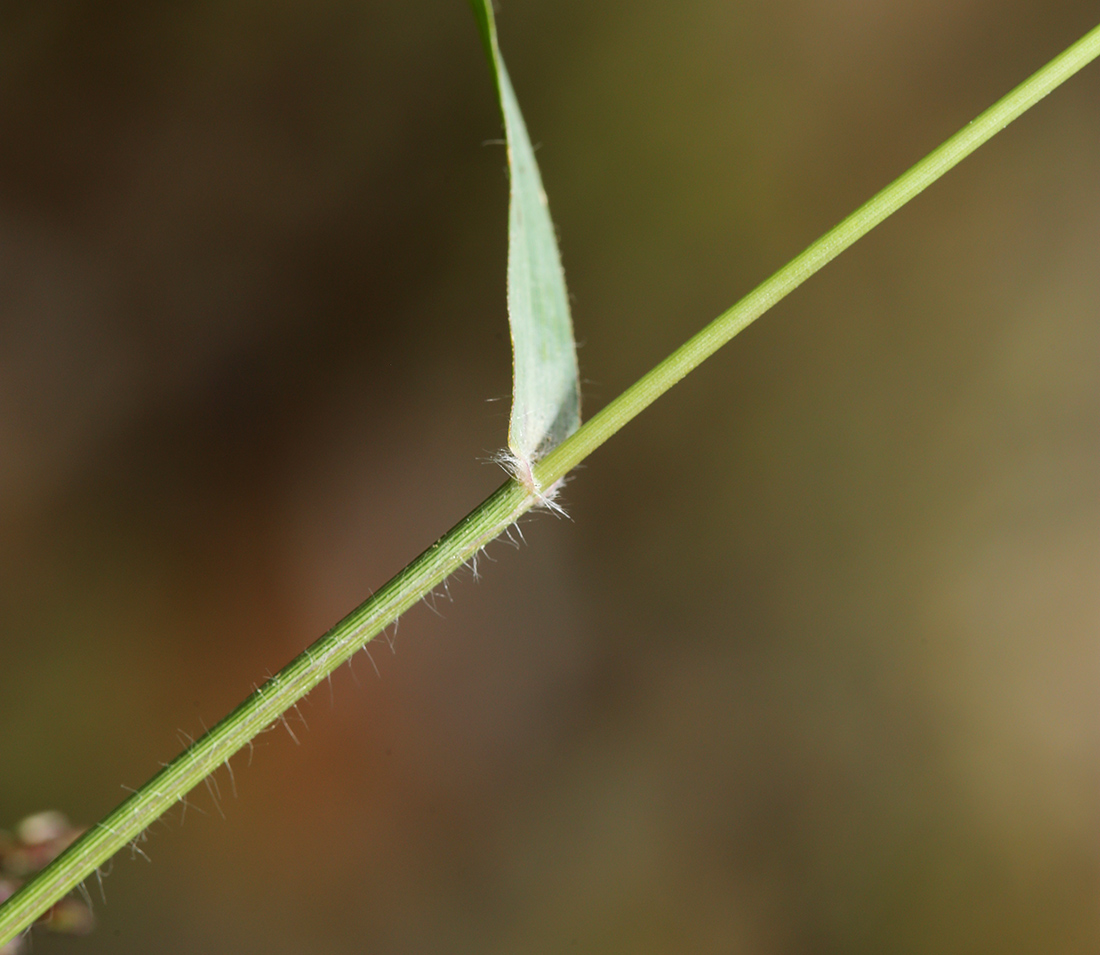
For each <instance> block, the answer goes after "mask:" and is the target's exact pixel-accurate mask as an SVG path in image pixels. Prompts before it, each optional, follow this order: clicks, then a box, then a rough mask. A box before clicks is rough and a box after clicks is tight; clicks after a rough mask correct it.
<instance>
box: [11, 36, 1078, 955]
mask: <svg viewBox="0 0 1100 955" xmlns="http://www.w3.org/2000/svg"><path fill="white" fill-rule="evenodd" d="M1097 55H1100V27H1097V28H1096V29H1094V30H1092V31H1091V32H1090V33H1088V34H1086V35H1085V36H1084V37H1083V38H1082V39H1081V40H1079V41H1078V42H1077V43H1075V44H1074V45H1073V46H1071V47H1070V48H1069V49H1068V50H1066V51H1065V52H1064V53H1062V54H1060V55H1059V56H1058V57H1056V58H1055V59H1054V60H1052V61H1051V62H1050V63H1048V64H1047V65H1046V66H1044V67H1043V68H1042V69H1041V70H1039V71H1038V72H1037V73H1035V74H1034V75H1033V76H1032V77H1031V78H1030V79H1028V80H1026V81H1025V82H1024V83H1022V84H1021V85H1020V86H1018V87H1017V88H1016V89H1014V90H1013V91H1012V92H1011V93H1009V94H1008V95H1007V96H1005V97H1004V98H1003V99H1002V100H1000V101H999V102H997V103H996V104H995V105H994V106H992V107H991V108H990V109H988V110H986V111H985V112H984V113H982V115H981V116H979V117H978V118H977V119H976V120H974V121H973V122H972V123H970V124H968V125H967V126H966V127H965V128H964V129H962V130H960V131H959V132H958V133H956V134H955V135H954V136H952V137H951V138H950V139H949V140H947V142H945V143H944V144H943V145H942V146H940V147H939V148H938V149H936V150H935V151H934V152H932V153H930V154H929V155H928V156H927V157H925V158H924V159H922V160H921V161H920V162H919V163H917V164H916V165H915V166H913V167H912V168H911V169H910V170H909V171H908V172H906V173H905V174H904V175H902V176H900V177H899V178H898V179H896V180H895V181H894V182H892V183H891V184H890V185H889V186H887V187H886V188H885V189H883V190H882V192H880V193H878V195H876V196H875V197H874V198H872V199H871V200H870V201H869V202H867V203H865V204H864V205H863V206H861V207H860V208H859V209H857V210H856V211H855V212H854V213H852V215H850V216H848V218H847V219H845V220H844V221H843V222H841V223H840V225H838V226H837V227H836V228H834V229H833V230H832V231H830V232H828V233H826V234H825V235H824V236H822V237H821V238H820V239H818V240H817V241H816V242H815V243H814V244H813V245H811V246H810V247H809V248H808V249H806V251H805V252H803V253H802V254H801V255H799V256H798V257H797V258H795V259H794V260H792V261H791V262H790V263H789V264H788V265H786V266H784V267H783V268H782V269H780V270H779V271H778V272H776V273H775V274H774V275H773V276H772V277H771V278H769V279H768V280H767V281H765V282H764V283H763V284H762V285H760V286H758V287H757V288H756V289H754V290H753V291H752V292H750V293H749V294H748V295H746V296H745V297H744V298H743V299H742V300H741V301H740V302H738V303H737V304H736V305H734V306H733V307H732V308H731V309H729V310H728V311H726V312H724V313H723V314H722V315H720V316H719V317H718V318H716V319H715V320H714V321H713V322H711V323H710V324H709V325H708V326H707V327H706V328H704V329H703V330H702V331H701V332H699V334H697V335H696V336H695V337H693V338H692V339H691V340H690V341H688V342H687V343H686V344H685V345H683V346H682V347H681V348H680V349H678V350H677V351H676V352H674V353H673V354H672V355H670V356H669V357H668V358H666V359H665V360H664V361H663V362H661V364H659V365H658V366H657V367H656V368H654V369H653V370H652V371H650V372H649V373H648V374H647V375H645V376H644V377H643V378H641V379H640V380H639V381H637V382H636V383H635V384H634V385H632V386H631V387H630V388H628V389H627V390H626V391H625V392H623V394H622V395H620V396H619V397H618V398H616V399H615V400H614V401H612V402H611V403H610V404H608V405H607V406H606V407H605V408H604V409H603V410H602V411H600V412H599V414H597V415H596V416H595V417H594V418H592V420H591V421H589V422H588V423H587V424H585V425H584V426H583V427H581V428H580V429H579V430H578V431H577V432H576V433H575V434H574V435H572V436H571V437H570V438H568V439H567V440H566V441H563V442H562V444H561V445H559V446H558V447H557V448H555V449H554V450H553V451H552V452H550V453H549V454H548V455H546V457H545V458H543V459H542V460H541V461H540V462H538V464H537V465H536V467H535V478H536V480H537V481H538V483H539V485H540V486H542V487H548V486H550V485H552V484H553V483H554V482H556V481H557V480H559V479H560V478H562V477H564V476H565V475H566V474H567V473H568V472H569V471H570V470H572V469H573V468H574V467H575V466H576V465H577V464H579V463H580V462H581V461H582V460H584V459H585V458H586V457H587V456H588V455H589V454H591V453H592V452H593V451H594V450H595V449H596V448H598V447H599V446H600V445H601V444H603V442H604V441H606V440H607V439H608V438H609V437H611V435H613V434H614V433H615V432H616V431H618V430H619V428H621V427H622V426H623V425H624V424H626V422H627V421H629V420H630V419H631V418H633V417H634V416H635V415H637V414H638V413H640V412H641V411H642V410H643V409H644V408H646V407H648V406H649V404H651V403H652V402H653V401H655V400H656V399H657V397H658V396H660V395H662V394H663V393H664V392H666V391H667V390H668V389H669V388H671V387H672V386H673V385H674V384H676V382H678V381H679V380H680V379H681V378H683V377H684V376H685V375H686V374H687V373H688V372H690V371H691V370H692V369H694V368H695V367H696V366H698V365H699V364H700V363H701V362H702V361H703V360H704V359H706V358H708V357H709V356H710V355H712V354H714V352H715V351H717V350H718V349H719V348H721V347H722V345H724V344H725V343H726V342H728V341H729V340H730V339H731V338H733V337H734V335H736V334H737V333H738V332H740V331H741V330H742V329H743V328H745V327H746V326H747V325H749V324H750V323H751V322H753V321H755V320H756V319H757V318H758V317H759V316H760V315H762V314H763V313H764V312H766V311H767V310H768V309H769V308H771V306H772V305H774V304H775V303H776V302H778V301H779V300H780V299H781V298H783V297H784V296H785V295H787V294H788V293H789V292H791V291H793V290H794V289H795V288H797V287H798V286H799V285H801V284H802V283H803V282H804V281H805V280H806V279H808V278H809V277H810V276H811V275H813V273H814V272H816V271H817V270H818V269H820V268H821V267H822V266H824V265H825V264H826V263H827V262H830V261H831V260H832V259H834V258H836V256H838V255H839V254H840V253H841V252H843V251H844V250H845V249H846V248H848V246H850V245H851V244H852V243H853V242H855V241H856V240H857V239H859V238H860V237H861V236H863V235H865V234H866V233H867V232H869V231H870V230H871V229H873V228H874V227H875V226H876V225H878V224H879V223H880V222H881V221H882V220H883V219H885V218H886V217H887V216H889V215H890V214H891V213H893V212H895V211H896V210H897V209H899V208H901V206H903V205H904V204H905V203H906V202H908V201H909V200H910V199H912V198H913V197H914V196H915V195H917V194H918V193H919V192H921V191H922V190H923V189H925V188H926V187H927V186H928V185H930V184H931V183H932V182H934V181H935V180H936V179H938V178H939V177H940V176H942V175H943V174H944V173H945V172H947V170H948V169H950V168H951V167H952V166H954V165H955V164H956V163H958V162H959V161H960V160H961V159H963V158H964V157H965V156H967V155H969V154H970V153H971V152H973V151H974V150H975V149H977V148H978V147H979V146H980V145H981V144H982V143H984V142H985V141H986V140H988V139H989V138H990V137H992V136H993V135H994V134H996V133H997V132H999V131H1000V130H1001V129H1003V128H1004V127H1005V126H1007V125H1008V124H1009V123H1010V122H1012V120H1014V119H1016V117H1018V116H1019V115H1021V114H1022V113H1023V112H1024V111H1025V110H1027V109H1028V108H1029V107H1030V106H1033V105H1034V104H1035V103H1036V102H1038V101H1039V100H1040V99H1042V98H1043V97H1044V96H1045V95H1046V94H1047V93H1049V92H1050V91H1051V90H1053V89H1054V88H1055V87H1056V86H1058V85H1059V84H1061V83H1062V82H1064V81H1065V80H1066V79H1068V78H1069V77H1070V76H1072V75H1073V74H1074V73H1076V72H1077V71H1078V70H1079V69H1081V68H1082V67H1083V66H1085V64H1087V63H1088V62H1090V61H1091V60H1093V59H1094V58H1095V57H1096V56H1097ZM537 503H538V500H537V499H536V498H533V497H532V496H531V495H529V494H528V493H527V491H526V490H525V489H524V488H522V487H520V486H519V485H518V484H516V483H515V482H513V481H509V482H507V483H505V484H504V485H502V486H501V487H500V488H499V489H498V490H497V491H496V492H495V493H493V494H492V495H491V496H490V497H489V498H488V500H486V501H485V502H484V503H483V504H481V506H479V507H478V508H477V509H476V510H474V511H473V512H472V513H471V514H470V515H469V516H468V517H466V518H465V519H464V520H462V521H461V522H460V523H459V524H457V525H456V526H455V527H454V528H453V529H452V530H451V531H450V532H449V533H447V534H446V535H445V536H444V537H442V538H440V539H439V540H438V541H437V542H436V543H435V544H433V545H432V547H430V548H429V549H428V550H426V551H425V552H424V553H423V554H421V555H420V556H419V557H418V558H416V560H414V561H413V562H412V563H411V564H409V565H408V567H406V568H405V569H404V570H403V571H401V572H400V573H399V574H398V575H397V576H396V577H394V578H393V579H392V580H390V581H389V583H387V584H386V585H385V586H384V587H383V588H382V589H381V590H379V591H378V593H376V594H375V595H374V596H373V597H371V598H370V599H369V600H367V601H366V602H365V603H364V604H362V606H360V607H359V608H357V609H356V610H354V611H353V612H352V613H351V614H349V615H348V616H347V617H345V618H344V619H343V620H342V621H341V622H340V623H338V624H337V625H336V626H335V627H333V628H332V630H330V631H329V632H328V633H327V634H325V636H323V637H322V638H321V639H320V640H318V641H317V642H316V643H314V644H313V645H312V646H311V647H309V648H308V649H307V650H305V651H304V652H303V653H301V654H300V655H299V656H298V657H296V658H295V659H294V660H293V661H291V662H290V663H289V664H288V665H287V666H286V667H284V668H283V669H282V670H280V671H279V672H278V673H277V674H276V675H275V676H273V677H272V678H271V679H270V680H268V681H267V682H266V683H265V684H264V685H263V686H261V687H260V688H259V689H257V690H256V691H255V692H254V693H253V694H252V695H251V696H249V697H248V698H247V699H246V700H245V701H244V702H243V703H241V705H240V706H238V707H237V708H236V709H235V710H234V711H233V712H232V713H230V714H229V715H228V716H227V717H225V719H223V720H222V721H221V722H220V723H218V724H217V725H216V726H214V727H213V728H212V729H211V730H210V731H209V732H207V733H206V734H205V735H204V736H202V737H201V738H200V739H199V740H197V741H196V742H195V743H194V744H193V745H192V746H190V747H188V748H187V749H186V750H184V752H182V753H181V754H180V755H179V756H177V757H176V758H175V759H174V760H173V761H172V762H171V763H169V764H168V765H167V766H166V767H165V768H164V769H163V770H161V771H160V772H159V773H157V774H156V775H155V776H154V777H153V778H152V779H150V780H149V782H147V783H146V784H145V785H144V786H142V788H141V789H140V790H138V791H137V792H136V793H134V794H133V795H132V796H131V797H130V798H128V799H127V800H126V801H125V802H123V803H122V804H121V805H120V806H119V807H118V808H117V809H115V810H114V811H113V812H112V813H111V814H110V815H109V816H107V818H106V819H104V820H103V821H102V822H101V823H99V824H98V825H97V826H95V827H94V828H92V829H90V830H89V831H88V832H87V833H85V834H84V835H83V836H82V837H81V838H80V839H78V840H77V841H76V842H74V843H73V845H71V846H70V847H69V848H68V849H67V850H66V851H65V852H64V853H62V854H61V855H60V856H58V858H57V859H55V860H54V861H53V862H52V863H50V864H49V865H48V866H47V867H46V868H44V869H43V870H42V871H41V872H39V873H38V875H37V876H35V878H34V879H32V880H31V881H30V882H28V883H27V884H26V885H24V886H23V887H22V888H21V889H20V890H19V891H18V892H17V893H16V894H15V895H13V896H12V897H11V898H10V899H9V900H8V901H7V902H5V903H4V904H3V905H0V945H2V944H4V943H5V942H8V941H10V940H11V939H12V938H14V937H15V936H16V935H18V934H19V933H20V932H22V931H23V930H24V929H26V928H27V927H28V926H29V925H30V924H31V923H32V922H33V921H34V920H35V919H36V918H38V917H39V916H40V915H41V914H42V913H43V912H45V911H46V910H47V909H48V908H49V907H50V906H51V905H53V904H54V903H55V902H57V901H58V900H60V899H61V898H62V897H63V896H64V895H65V894H66V893H68V892H69V891H70V890H72V889H74V888H75V887H76V886H77V885H79V884H80V883H81V882H82V881H84V880H85V879H87V878H88V877H89V876H90V875H92V874H93V873H94V872H95V870H96V869H97V868H98V867H99V866H101V865H102V864H103V863H104V862H106V861H107V860H108V859H109V858H110V857H111V856H113V855H114V854H115V853H116V852H118V851H119V850H120V849H122V848H123V847H125V846H126V845H127V844H128V843H130V842H131V841H133V840H134V839H136V838H137V837H138V836H139V835H140V834H141V833H142V832H144V830H145V829H146V828H147V827H148V826H149V824H150V823H152V822H153V821H154V820H155V819H157V818H158V817H159V816H161V815H162V814H163V813H164V812H165V811H166V810H168V809H169V808H170V807H171V806H173V805H175V803H177V802H179V801H180V800H182V799H183V798H184V797H185V796H186V795H187V793H188V792H190V791H191V790H192V789H193V788H194V787H195V786H197V785H198V784H199V783H200V782H202V780H203V779H205V778H206V777H207V776H208V775H210V774H211V773H213V772H214V771H215V770H217V769H218V767H220V766H222V765H224V764H226V763H227V762H228V760H229V759H230V758H231V757H232V756H233V755H234V754H235V753H236V752H237V751H238V750H240V749H241V748H242V747H244V746H247V745H248V744H249V743H250V742H251V741H252V739H253V738H255V737H256V736H257V735H258V734H259V733H262V732H263V731H264V730H265V729H267V728H268V727H270V726H271V725H272V724H274V723H276V722H278V721H279V720H281V719H283V714H284V713H285V712H286V711H287V710H288V709H290V708H291V707H293V706H294V705H295V703H297V702H298V701H299V700H300V699H301V698H302V697H303V696H305V695H306V694H307V693H308V692H309V691H310V690H311V689H313V687H314V686H316V685H317V684H318V683H319V682H321V681H322V680H324V679H325V678H326V677H328V675H329V674H330V673H332V671H333V670H335V669H336V668H337V667H339V666H340V665H342V664H343V663H345V662H346V661H347V660H349V659H350V658H351V657H352V655H353V654H355V653H356V652H358V651H359V650H360V649H362V648H363V647H364V646H365V644H366V643H367V642H368V641H370V640H371V639H372V638H373V637H375V636H376V635H377V634H378V633H380V632H381V631H382V630H383V629H384V628H385V627H387V626H388V625H389V624H391V623H393V621H395V620H396V619H397V618H398V617H399V616H400V615H401V614H402V613H403V612H404V611H405V610H407V609H408V608H409V607H411V606H412V605H413V604H415V603H416V602H417V601H419V600H421V599H422V598H423V597H425V596H426V595H427V594H429V593H430V592H431V591H432V589H433V588H435V587H436V586H438V585H439V584H440V583H442V581H443V580H445V579H446V578H447V577H448V576H449V575H450V574H451V573H453V572H454V571H455V570H457V569H458V568H459V567H460V566H461V565H462V564H464V563H465V562H466V561H467V560H469V559H470V558H471V557H473V556H474V555H476V554H477V552H478V551H479V550H480V549H481V548H482V547H484V546H485V545H486V544H487V543H488V542H489V541H491V540H493V539H494V538H495V537H497V536H498V535H499V534H501V533H502V532H503V531H505V530H506V529H507V528H508V527H509V526H511V525H512V524H513V523H515V521H516V520H518V519H519V517H520V516H521V515H522V514H524V513H525V512H526V511H527V510H529V509H530V508H531V507H532V506H533V505H534V504H537Z"/></svg>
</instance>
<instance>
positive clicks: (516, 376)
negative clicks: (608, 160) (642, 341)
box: [471, 0, 580, 490]
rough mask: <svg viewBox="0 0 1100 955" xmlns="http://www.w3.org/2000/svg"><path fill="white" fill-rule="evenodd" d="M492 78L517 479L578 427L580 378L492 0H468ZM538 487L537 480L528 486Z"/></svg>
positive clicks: (549, 230)
mask: <svg viewBox="0 0 1100 955" xmlns="http://www.w3.org/2000/svg"><path fill="white" fill-rule="evenodd" d="M471 5H472V6H473V9H474V15H475V17H476V18H477V22H478V27H479V28H480V31H481V38H482V42H483V43H484V44H485V50H486V53H487V54H488V57H489V62H490V66H491V68H492V71H493V78H494V80H495V82H496V87H497V95H498V97H499V99H500V108H501V112H502V114H503V116H504V132H505V137H506V139H507V143H508V167H509V171H510V181H511V187H510V189H511V194H510V200H509V212H508V322H509V325H510V326H511V332H512V356H513V369H512V415H511V420H510V423H509V427H508V447H509V449H510V450H511V452H512V454H513V455H514V456H515V458H516V460H515V461H514V462H513V464H514V465H515V468H516V471H517V475H516V476H517V478H519V479H520V480H521V481H523V482H524V483H526V484H529V485H533V477H532V473H531V465H532V464H533V463H534V461H535V460H536V459H537V458H539V457H540V456H541V455H543V454H545V453H546V452H548V451H550V450H552V449H553V448H554V447H556V446H557V445H558V444H560V443H561V442H562V441H563V440H565V438H567V437H569V435H571V434H572V433H573V432H574V431H576V430H577V428H578V427H579V426H580V384H579V379H578V372H577V351H576V345H575V343H574V341H573V323H572V320H571V319H570V316H569V298H568V295H567V293H566V290H565V273H564V271H563V270H562V266H561V256H560V254H559V252H558V243H557V238H556V236H555V234H554V225H553V222H552V221H551V219H550V209H549V205H548V203H547V201H546V192H545V191H544V190H543V187H542V177H541V176H540V175H539V167H538V163H537V162H536V161H535V151H534V149H533V148H532V146H531V140H530V138H529V137H528V135H527V127H526V125H525V123H524V121H523V114H522V113H521V112H520V108H519V102H518V100H517V99H516V94H515V91H514V90H513V89H512V83H511V80H510V79H509V77H508V71H507V69H506V68H505V66H504V60H503V59H502V58H501V55H500V49H499V47H498V45H497V38H496V24H495V21H494V19H493V10H492V6H491V4H490V2H489V0H471ZM533 489H534V490H538V488H537V486H536V487H533Z"/></svg>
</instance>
